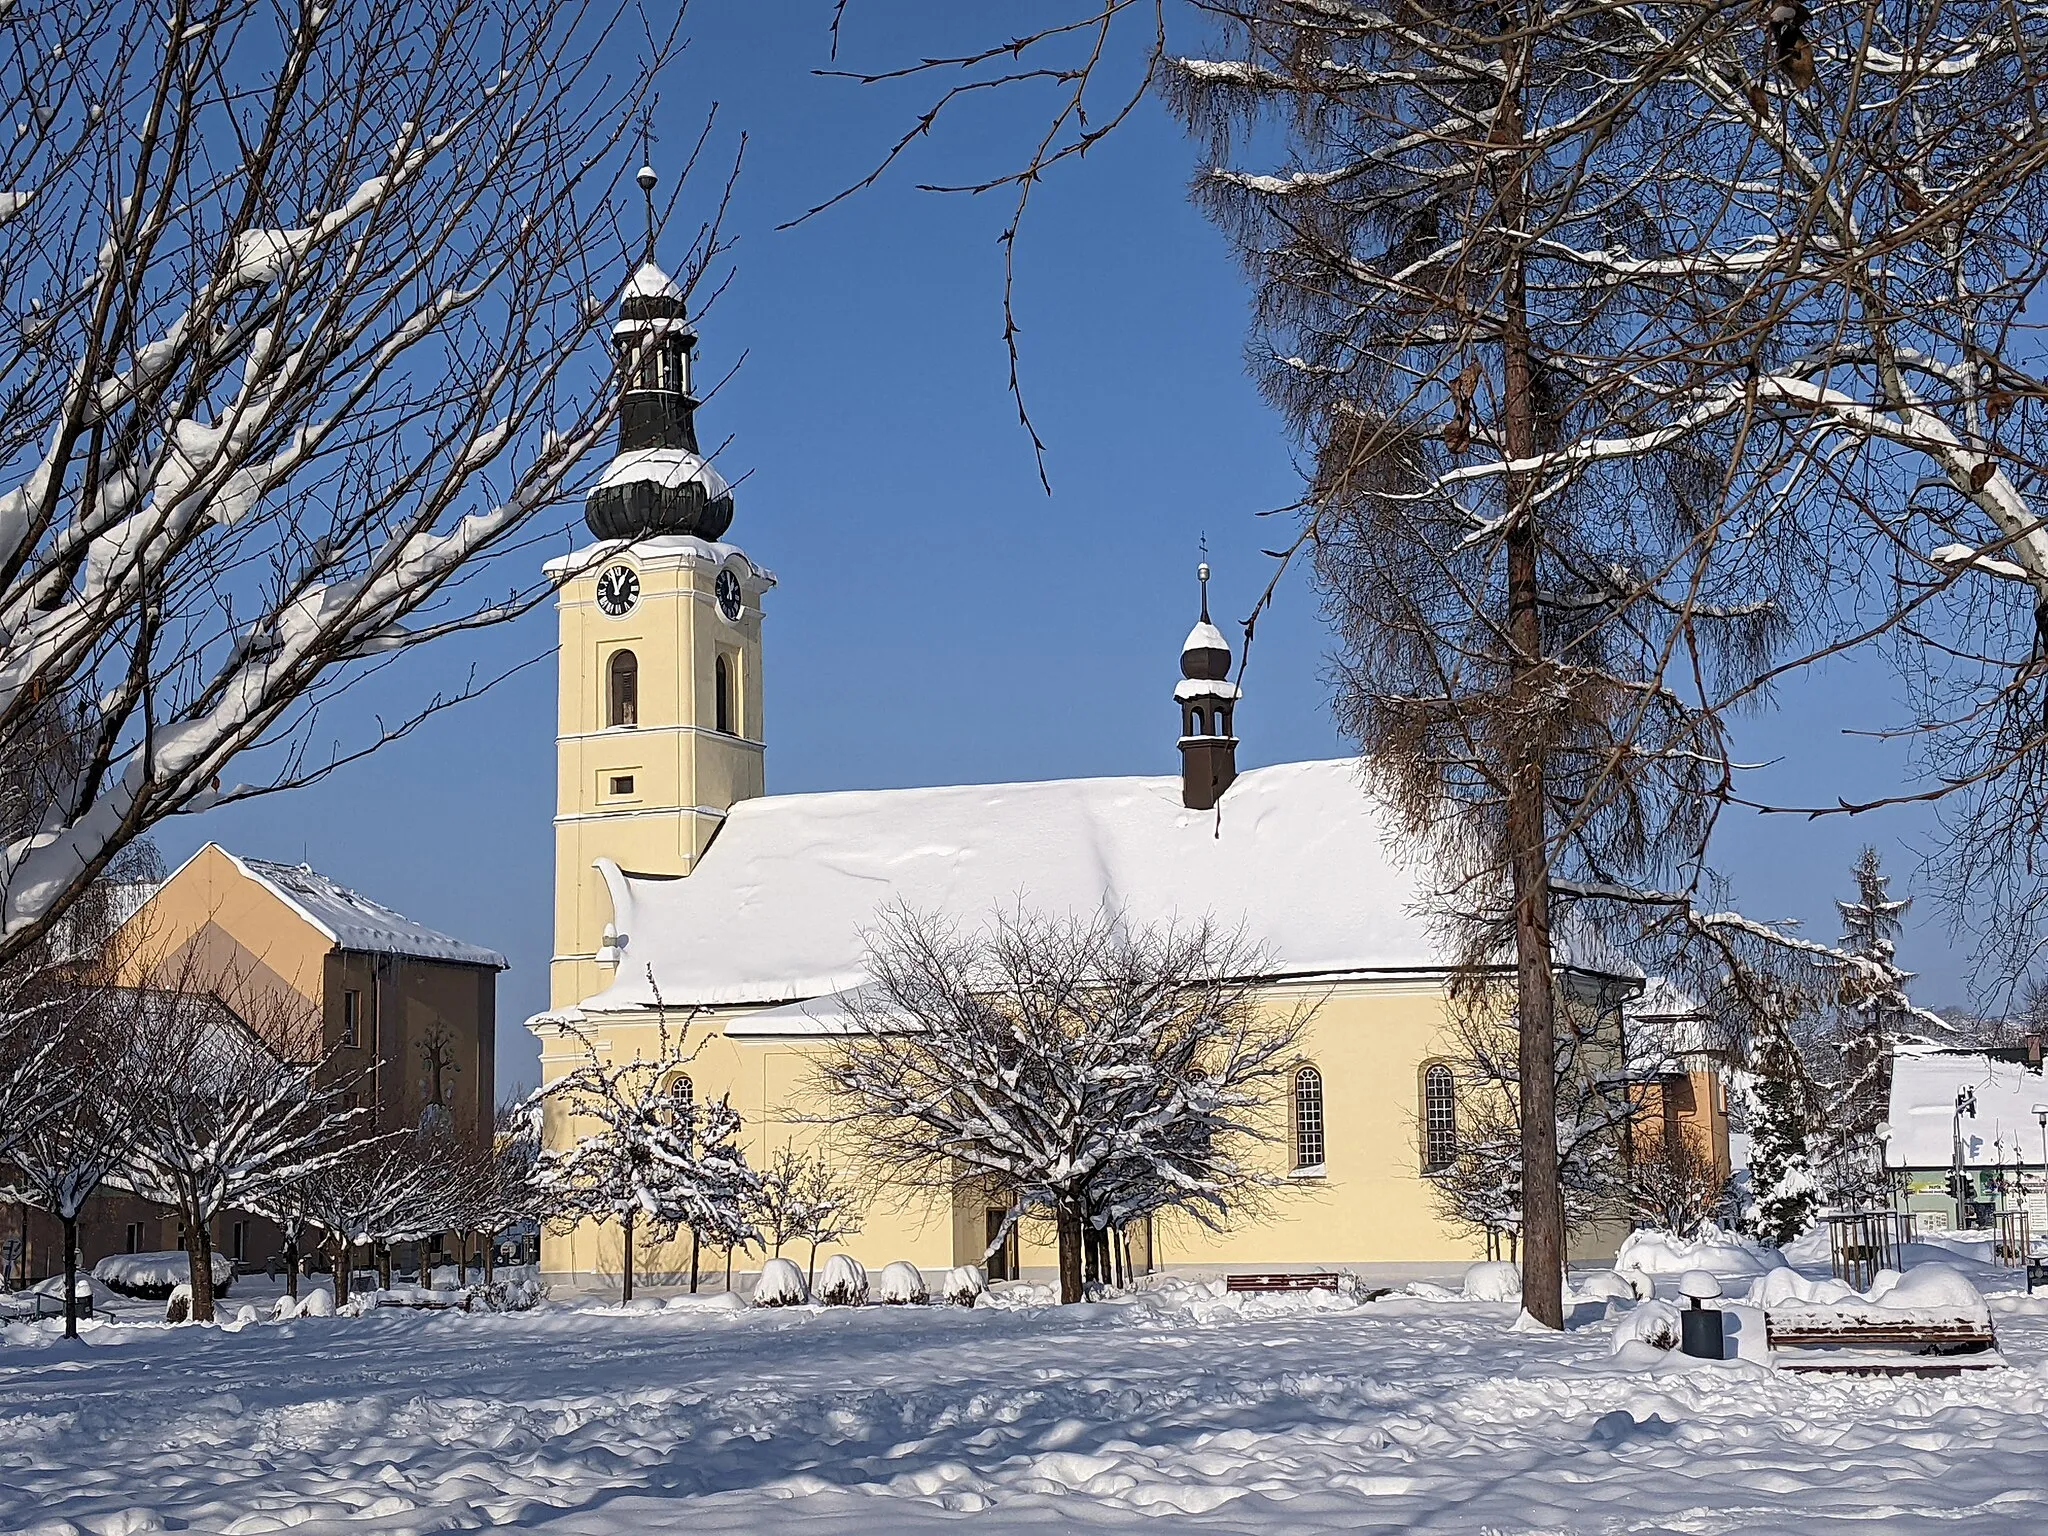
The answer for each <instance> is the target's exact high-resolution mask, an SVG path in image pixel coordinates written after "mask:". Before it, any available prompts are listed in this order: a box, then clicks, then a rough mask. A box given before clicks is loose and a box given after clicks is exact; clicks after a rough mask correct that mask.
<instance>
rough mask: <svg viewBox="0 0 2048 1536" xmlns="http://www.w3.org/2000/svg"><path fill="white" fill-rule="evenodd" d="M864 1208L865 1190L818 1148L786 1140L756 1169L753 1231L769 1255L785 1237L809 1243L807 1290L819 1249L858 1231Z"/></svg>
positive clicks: (777, 1250) (778, 1249)
mask: <svg viewBox="0 0 2048 1536" xmlns="http://www.w3.org/2000/svg"><path fill="white" fill-rule="evenodd" d="M867 1208H868V1191H867V1190H865V1189H863V1188H862V1187H861V1186H859V1185H858V1184H856V1183H854V1181H853V1180H852V1179H850V1178H849V1177H847V1176H846V1174H845V1173H844V1172H843V1171H842V1170H840V1169H838V1168H836V1167H834V1166H833V1164H832V1162H831V1160H830V1159H829V1158H827V1157H826V1156H825V1154H824V1152H823V1151H818V1152H814V1153H809V1154H806V1153H801V1152H798V1151H796V1150H795V1149H793V1148H791V1147H787V1146H785V1147H784V1148H783V1149H782V1150H781V1151H780V1152H777V1153H776V1154H775V1155H774V1157H772V1158H771V1159H769V1162H768V1166H767V1167H766V1168H764V1169H762V1170H761V1182H760V1188H759V1189H758V1190H756V1191H755V1193H754V1197H753V1202H752V1216H753V1225H754V1227H755V1229H756V1235H757V1237H758V1238H759V1240H760V1241H762V1242H764V1243H766V1244H768V1251H769V1253H770V1254H772V1255H775V1256H778V1257H779V1256H780V1255H781V1253H782V1245H783V1244H784V1243H789V1242H796V1241H799V1240H807V1241H808V1242H809V1243H810V1249H811V1252H810V1259H809V1262H808V1263H807V1264H806V1266H805V1271H804V1283H805V1289H806V1290H808V1289H809V1288H810V1286H811V1285H812V1284H813V1283H815V1281H816V1278H817V1272H818V1249H819V1248H820V1247H822V1246H823V1245H824V1244H826V1243H841V1242H844V1241H845V1240H846V1239H847V1238H849V1237H852V1236H853V1235H854V1234H855V1233H857V1232H859V1231H860V1229H861V1223H862V1222H863V1221H865V1220H866V1218H867Z"/></svg>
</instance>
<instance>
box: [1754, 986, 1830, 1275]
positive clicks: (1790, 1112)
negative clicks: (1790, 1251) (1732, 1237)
mask: <svg viewBox="0 0 2048 1536" xmlns="http://www.w3.org/2000/svg"><path fill="white" fill-rule="evenodd" d="M1747 1077H1748V1081H1747V1083H1746V1085H1745V1086H1746V1098H1747V1101H1748V1104H1747V1107H1748V1111H1749V1134H1750V1153H1749V1176H1750V1188H1751V1190H1752V1191H1753V1198H1754V1203H1753V1206H1752V1208H1751V1210H1750V1212H1749V1216H1748V1222H1747V1224H1748V1226H1749V1227H1750V1229H1751V1230H1752V1231H1753V1232H1754V1233H1755V1234H1756V1236H1758V1237H1759V1238H1761V1239H1762V1240H1763V1241H1765V1242H1767V1243H1769V1244H1771V1245H1772V1246H1773V1247H1778V1248H1782V1247H1783V1246H1784V1245H1785V1244H1787V1243H1789V1242H1791V1241H1792V1239H1793V1238H1795V1237H1797V1236H1798V1235H1799V1234H1800V1233H1801V1232H1804V1231H1805V1230H1806V1228H1807V1226H1808V1224H1809V1223H1810V1222H1811V1221H1812V1219H1813V1212H1814V1206H1815V1205H1816V1203H1817V1202H1818V1200H1819V1190H1818V1188H1817V1186H1816V1185H1815V1183H1814V1177H1813V1162H1812V1158H1811V1155H1810V1153H1809V1151H1808V1145H1807V1127H1808V1105H1807V1092H1806V1077H1805V1073H1804V1072H1803V1071H1802V1070H1801V1067H1800V1061H1799V1051H1798V1049H1797V1047H1795V1046H1794V1045H1793V1043H1792V1041H1791V1039H1790V1037H1789V1036H1788V1035H1787V1034H1786V1033H1785V1030H1784V1028H1783V1026H1782V1025H1781V1024H1779V1023H1777V1022H1776V1021H1772V1022H1771V1023H1770V1024H1768V1025H1766V1026H1764V1027H1762V1028H1759V1029H1758V1030H1757V1032H1756V1035H1755V1037H1754V1040H1753V1043H1752V1044H1751V1047H1750V1057H1749V1071H1748V1074H1747Z"/></svg>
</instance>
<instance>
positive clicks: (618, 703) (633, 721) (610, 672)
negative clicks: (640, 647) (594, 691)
mask: <svg viewBox="0 0 2048 1536" xmlns="http://www.w3.org/2000/svg"><path fill="white" fill-rule="evenodd" d="M605 676H606V678H607V679H608V680H609V687H608V689H607V700H606V704H605V714H604V723H605V724H606V725H608V726H609V725H638V724H639V723H640V660H639V658H638V657H636V656H635V655H634V654H633V653H632V652H631V651H614V652H612V659H611V664H610V665H609V666H607V667H606V668H605Z"/></svg>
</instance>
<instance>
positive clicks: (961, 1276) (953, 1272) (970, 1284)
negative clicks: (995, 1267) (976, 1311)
mask: <svg viewBox="0 0 2048 1536" xmlns="http://www.w3.org/2000/svg"><path fill="white" fill-rule="evenodd" d="M987 1290H988V1276H987V1275H986V1274H984V1273H983V1272H982V1268H981V1266H980V1265H979V1264H962V1265H959V1266H958V1267H957V1268H954V1269H949V1270H947V1271H946V1286H945V1291H946V1300H948V1301H950V1302H952V1303H953V1305H954V1306H956V1307H971V1306H973V1305H974V1303H975V1299H976V1298H977V1297H979V1296H981V1295H982V1294H984V1293H985V1292H986V1291H987Z"/></svg>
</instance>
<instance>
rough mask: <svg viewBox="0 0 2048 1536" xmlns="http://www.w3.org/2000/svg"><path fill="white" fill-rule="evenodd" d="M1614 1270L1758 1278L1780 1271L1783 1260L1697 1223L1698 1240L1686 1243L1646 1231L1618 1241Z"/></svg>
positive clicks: (1710, 1225)
mask: <svg viewBox="0 0 2048 1536" xmlns="http://www.w3.org/2000/svg"><path fill="white" fill-rule="evenodd" d="M1614 1267H1615V1268H1616V1269H1617V1270H1624V1269H1628V1270H1637V1271H1640V1272H1641V1273H1643V1274H1646V1275H1682V1274H1684V1273H1685V1272H1686V1271H1687V1270H1688V1269H1704V1270H1706V1271H1707V1272H1708V1273H1709V1274H1713V1275H1762V1274H1768V1273H1769V1272H1770V1271H1772V1270H1774V1269H1783V1268H1784V1267H1785V1256H1784V1255H1783V1254H1781V1253H1779V1252H1778V1250H1777V1249H1775V1248H1767V1247H1765V1246H1764V1245H1763V1244H1762V1243H1757V1242H1752V1241H1751V1240H1750V1239H1748V1238H1746V1237H1741V1236H1738V1235H1737V1234H1735V1233H1733V1232H1726V1231H1723V1230H1722V1229H1721V1228H1720V1227H1717V1226H1715V1225H1714V1223H1712V1222H1711V1221H1709V1222H1703V1223H1701V1225H1700V1231H1699V1236H1698V1237H1696V1238H1693V1239H1691V1240H1690V1241H1688V1240H1687V1239H1685V1238H1682V1237H1674V1236H1672V1235H1671V1234H1670V1233H1669V1232H1659V1231H1656V1230H1655V1229H1653V1228H1649V1227H1645V1228H1643V1229H1642V1230H1641V1231H1638V1232H1631V1233H1629V1235H1628V1236H1627V1237H1625V1238H1624V1239H1622V1244H1621V1252H1619V1253H1618V1254H1616V1255H1615V1256H1614Z"/></svg>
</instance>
